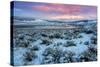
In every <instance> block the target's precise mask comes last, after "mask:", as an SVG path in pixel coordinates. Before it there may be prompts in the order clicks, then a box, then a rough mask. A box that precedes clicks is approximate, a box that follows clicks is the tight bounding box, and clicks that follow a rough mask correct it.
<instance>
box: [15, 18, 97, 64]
mask: <svg viewBox="0 0 100 67" xmlns="http://www.w3.org/2000/svg"><path fill="white" fill-rule="evenodd" d="M35 21H36V20H35ZM41 21H42V22H44V21H43V20H38V22H41ZM17 22H18V21H17ZM46 22H47V21H45V22H44V23H46ZM48 22H49V21H48ZM54 22H55V21H54ZM57 22H61V21H57ZM63 22H64V23H62V22H61V23H62V27H60V26H53V27H52V28H51V26H36V27H29V25H31V24H32V23H30V24H29V25H28V23H26V24H25V23H24V22H23V23H22V25H27V26H28V27H26V28H23V27H21V28H20V27H16V26H15V27H14V30H13V54H14V58H13V61H14V65H31V64H36V65H37V64H57V63H71V62H88V61H96V60H97V22H96V20H90V21H83V20H82V21H74V22H71V21H70V22H69V23H68V21H67V23H66V21H65V20H64V21H63ZM35 23H36V22H35ZM61 23H60V24H61ZM65 23H66V25H65V26H63V25H64V24H65ZM52 24H53V23H52ZM15 25H18V24H15ZM19 25H21V24H19ZM77 27H78V28H77ZM55 28H56V29H55ZM60 28H62V29H60Z"/></svg>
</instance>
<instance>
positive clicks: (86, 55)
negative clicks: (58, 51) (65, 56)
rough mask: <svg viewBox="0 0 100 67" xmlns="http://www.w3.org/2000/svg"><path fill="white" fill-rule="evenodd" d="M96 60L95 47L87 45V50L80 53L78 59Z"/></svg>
mask: <svg viewBox="0 0 100 67" xmlns="http://www.w3.org/2000/svg"><path fill="white" fill-rule="evenodd" d="M96 60H97V49H96V48H93V47H88V50H86V51H84V52H83V53H81V54H80V61H96Z"/></svg>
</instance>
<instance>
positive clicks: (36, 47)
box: [31, 46, 39, 51]
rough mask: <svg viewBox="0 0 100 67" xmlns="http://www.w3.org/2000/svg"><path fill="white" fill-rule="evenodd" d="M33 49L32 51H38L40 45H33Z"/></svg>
mask: <svg viewBox="0 0 100 67" xmlns="http://www.w3.org/2000/svg"><path fill="white" fill-rule="evenodd" d="M31 50H32V51H38V50H39V47H38V46H33V47H32V48H31Z"/></svg>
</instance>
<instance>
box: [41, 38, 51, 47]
mask: <svg viewBox="0 0 100 67" xmlns="http://www.w3.org/2000/svg"><path fill="white" fill-rule="evenodd" d="M51 43H52V42H51V41H50V40H47V39H43V40H42V43H41V44H45V45H47V46H48V45H50V44H51Z"/></svg>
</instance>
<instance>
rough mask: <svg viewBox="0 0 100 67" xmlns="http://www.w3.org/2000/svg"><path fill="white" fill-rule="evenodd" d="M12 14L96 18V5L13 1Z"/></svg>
mask: <svg viewBox="0 0 100 67" xmlns="http://www.w3.org/2000/svg"><path fill="white" fill-rule="evenodd" d="M13 6H14V7H13V8H11V9H13V11H14V14H13V15H14V16H21V17H30V18H43V19H48V18H49V19H87V18H97V7H96V6H87V5H73V4H58V3H40V2H22V1H14V5H13Z"/></svg>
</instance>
